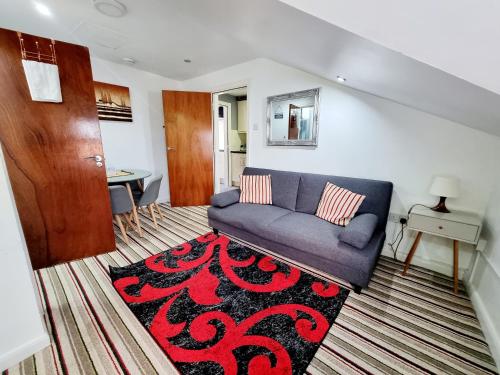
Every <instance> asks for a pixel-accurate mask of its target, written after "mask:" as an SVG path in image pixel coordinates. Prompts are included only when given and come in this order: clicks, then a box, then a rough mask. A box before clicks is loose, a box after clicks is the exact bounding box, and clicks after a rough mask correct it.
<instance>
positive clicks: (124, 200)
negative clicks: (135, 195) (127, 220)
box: [108, 185, 132, 215]
mask: <svg viewBox="0 0 500 375" xmlns="http://www.w3.org/2000/svg"><path fill="white" fill-rule="evenodd" d="M108 189H109V197H110V199H111V211H112V212H113V215H118V214H123V213H125V212H130V211H132V201H131V199H130V195H129V194H128V191H127V189H126V188H125V186H123V185H115V186H108Z"/></svg>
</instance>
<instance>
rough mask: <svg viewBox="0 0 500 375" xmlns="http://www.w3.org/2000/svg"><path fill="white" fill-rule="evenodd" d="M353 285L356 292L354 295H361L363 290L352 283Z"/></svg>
mask: <svg viewBox="0 0 500 375" xmlns="http://www.w3.org/2000/svg"><path fill="white" fill-rule="evenodd" d="M351 285H352V289H353V290H354V293H356V294H361V289H362V288H361V287H360V286H359V285H356V284H353V283H351Z"/></svg>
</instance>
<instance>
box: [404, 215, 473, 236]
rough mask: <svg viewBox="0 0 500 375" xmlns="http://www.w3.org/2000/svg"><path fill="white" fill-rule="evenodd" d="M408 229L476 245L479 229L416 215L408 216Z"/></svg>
mask: <svg viewBox="0 0 500 375" xmlns="http://www.w3.org/2000/svg"><path fill="white" fill-rule="evenodd" d="M408 227H409V228H411V229H414V230H417V231H420V232H426V233H432V234H436V235H438V236H443V237H449V238H452V239H456V240H460V241H464V242H469V243H476V242H477V235H478V232H479V227H478V226H476V225H471V224H466V223H459V222H456V221H450V220H445V219H438V218H433V217H429V216H423V215H418V214H412V215H410V218H409V220H408Z"/></svg>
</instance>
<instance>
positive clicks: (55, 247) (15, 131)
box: [0, 29, 115, 268]
mask: <svg viewBox="0 0 500 375" xmlns="http://www.w3.org/2000/svg"><path fill="white" fill-rule="evenodd" d="M23 39H24V45H25V48H26V50H35V51H36V45H35V41H38V44H39V48H40V51H41V52H42V53H43V52H45V53H50V49H49V45H50V40H48V39H44V38H37V37H34V36H30V35H27V34H23ZM55 51H56V56H57V63H58V66H59V77H60V83H61V91H62V98H63V102H62V103H46V102H34V101H32V100H31V97H30V93H29V90H28V85H27V82H26V78H25V75H24V71H23V67H22V63H21V52H20V42H19V38H18V35H17V34H16V32H14V31H10V30H5V29H0V142H1V144H2V148H3V151H4V155H5V161H6V164H7V170H8V172H9V177H10V181H11V184H12V189H13V192H14V197H15V200H16V205H17V209H18V211H19V216H20V219H21V224H22V227H23V231H24V235H25V238H26V242H27V245H28V250H29V254H30V257H31V262H32V265H33V267H34V268H41V267H47V266H50V265H53V264H57V263H61V262H65V261H69V260H73V259H79V258H83V257H87V256H91V255H96V254H99V253H103V252H107V251H111V250H113V249H114V248H115V240H114V233H113V226H112V219H111V209H110V202H109V195H108V189H107V180H106V171H105V168H104V166H103V167H101V168H99V167H98V166H97V163H96V161H95V160H94V159H92V158H89V157H92V156H94V155H102V144H101V133H100V128H99V122H98V119H97V111H96V105H95V96H94V89H93V81H92V71H91V67H90V58H89V52H88V49H87V48H85V47H82V46H78V45H74V44H69V43H63V42H56V43H55Z"/></svg>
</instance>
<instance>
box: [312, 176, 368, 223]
mask: <svg viewBox="0 0 500 375" xmlns="http://www.w3.org/2000/svg"><path fill="white" fill-rule="evenodd" d="M365 198H366V196H365V195H360V194H356V193H353V192H352V191H349V190H347V189H344V188H341V187H338V186H336V185H334V184H332V183H330V182H327V183H326V186H325V190H323V195H322V196H321V200H320V201H319V205H318V209H317V210H316V216H317V217H320V218H322V219H324V220H326V221H329V222H331V223H333V224H337V225H341V226H346V225H347V224H349V222H350V221H351V219H352V218H353V217H354V215H355V214H356V212H357V211H358V208H359V206H361V203H363V200H364V199H365Z"/></svg>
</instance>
